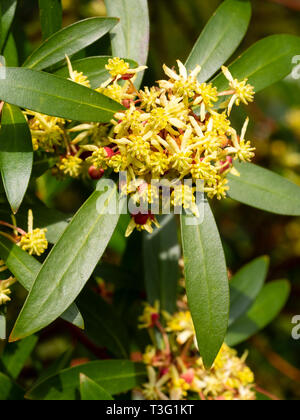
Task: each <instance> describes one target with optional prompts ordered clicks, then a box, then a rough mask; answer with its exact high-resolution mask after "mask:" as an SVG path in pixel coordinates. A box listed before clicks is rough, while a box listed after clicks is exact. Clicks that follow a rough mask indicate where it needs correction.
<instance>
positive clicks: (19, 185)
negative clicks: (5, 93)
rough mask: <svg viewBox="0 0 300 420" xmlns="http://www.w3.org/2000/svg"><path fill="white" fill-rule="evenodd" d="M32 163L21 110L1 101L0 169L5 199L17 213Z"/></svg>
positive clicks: (28, 137) (30, 148)
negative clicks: (2, 104) (2, 103)
mask: <svg viewBox="0 0 300 420" xmlns="http://www.w3.org/2000/svg"><path fill="white" fill-rule="evenodd" d="M32 164H33V148H32V140H31V134H30V130H29V127H28V124H27V121H26V119H25V117H24V115H23V113H22V111H21V110H20V109H19V108H17V107H15V106H11V105H8V104H4V106H3V110H2V121H1V130H0V169H1V175H2V181H3V185H4V188H5V192H6V195H7V199H8V201H9V204H10V206H11V208H12V211H13V212H14V213H17V211H18V210H19V207H20V205H21V203H22V201H23V198H24V195H25V193H26V190H27V188H28V184H29V180H30V176H31V171H32Z"/></svg>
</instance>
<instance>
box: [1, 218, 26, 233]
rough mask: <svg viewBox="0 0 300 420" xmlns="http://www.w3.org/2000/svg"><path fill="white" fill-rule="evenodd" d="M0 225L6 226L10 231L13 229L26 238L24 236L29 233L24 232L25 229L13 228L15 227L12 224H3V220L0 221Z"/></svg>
mask: <svg viewBox="0 0 300 420" xmlns="http://www.w3.org/2000/svg"><path fill="white" fill-rule="evenodd" d="M0 225H1V226H5V227H8V228H10V229H12V230H14V231H15V230H16V231H17V232H18V233H20V234H21V235H22V236H24V235H27V233H26V232H25V231H24V230H23V229H20V228H18V227H16V226H13V225H11V224H10V223H7V222H3V221H2V220H0Z"/></svg>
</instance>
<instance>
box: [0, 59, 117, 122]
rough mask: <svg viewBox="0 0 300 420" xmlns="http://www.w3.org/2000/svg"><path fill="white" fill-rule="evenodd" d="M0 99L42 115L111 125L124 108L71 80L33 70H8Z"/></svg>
mask: <svg viewBox="0 0 300 420" xmlns="http://www.w3.org/2000/svg"><path fill="white" fill-rule="evenodd" d="M0 92H1V99H2V100H3V101H4V102H7V103H9V104H12V105H17V106H19V107H21V108H27V109H30V110H32V111H36V112H40V113H42V114H47V115H51V116H54V117H60V118H65V119H68V120H75V121H85V122H86V121H90V122H104V123H105V122H110V120H111V119H112V117H113V115H114V114H115V113H116V112H117V111H120V110H121V109H123V107H122V105H120V104H118V103H117V102H115V101H113V100H111V99H110V98H108V97H107V96H104V95H102V94H100V93H98V92H95V91H93V90H92V89H89V88H87V87H85V86H81V85H79V84H77V83H74V82H71V81H70V80H66V79H63V78H61V77H58V76H54V75H52V74H47V73H43V72H38V71H35V70H30V69H23V68H15V67H7V68H6V78H5V79H0Z"/></svg>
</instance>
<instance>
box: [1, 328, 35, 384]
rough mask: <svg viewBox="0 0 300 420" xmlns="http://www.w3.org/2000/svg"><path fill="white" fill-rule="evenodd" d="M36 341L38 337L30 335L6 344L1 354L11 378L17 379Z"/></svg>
mask: <svg viewBox="0 0 300 420" xmlns="http://www.w3.org/2000/svg"><path fill="white" fill-rule="evenodd" d="M37 342H38V337H36V336H34V335H32V336H31V337H27V338H25V340H22V341H19V343H13V344H8V345H7V346H6V347H5V351H4V353H3V355H2V356H1V362H2V363H3V365H4V367H5V370H6V372H7V373H9V375H10V376H11V377H12V378H13V379H17V377H18V376H19V374H20V373H21V371H22V369H23V367H24V365H25V363H26V362H27V360H28V358H29V356H30V355H31V353H32V351H33V349H34V348H35V346H36V343H37Z"/></svg>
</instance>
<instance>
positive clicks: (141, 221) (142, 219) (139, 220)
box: [132, 211, 154, 226]
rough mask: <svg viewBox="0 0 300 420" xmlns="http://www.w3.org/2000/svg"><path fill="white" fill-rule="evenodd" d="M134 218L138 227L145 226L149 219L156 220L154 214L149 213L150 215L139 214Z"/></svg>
mask: <svg viewBox="0 0 300 420" xmlns="http://www.w3.org/2000/svg"><path fill="white" fill-rule="evenodd" d="M132 217H133V218H134V221H135V223H136V224H137V225H140V226H143V225H145V224H146V223H147V222H148V220H149V219H151V220H154V216H153V214H152V213H151V212H150V211H149V212H148V214H142V213H137V214H133V215H132Z"/></svg>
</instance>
